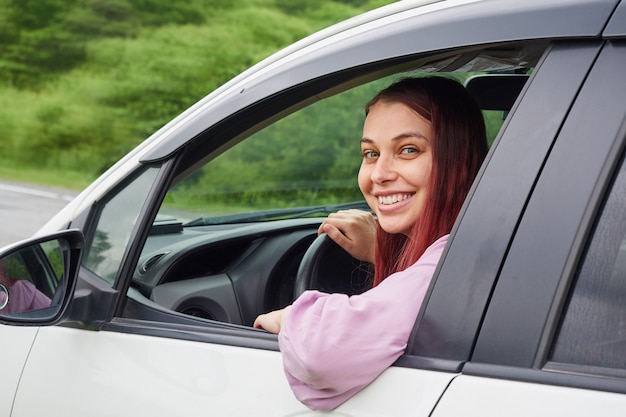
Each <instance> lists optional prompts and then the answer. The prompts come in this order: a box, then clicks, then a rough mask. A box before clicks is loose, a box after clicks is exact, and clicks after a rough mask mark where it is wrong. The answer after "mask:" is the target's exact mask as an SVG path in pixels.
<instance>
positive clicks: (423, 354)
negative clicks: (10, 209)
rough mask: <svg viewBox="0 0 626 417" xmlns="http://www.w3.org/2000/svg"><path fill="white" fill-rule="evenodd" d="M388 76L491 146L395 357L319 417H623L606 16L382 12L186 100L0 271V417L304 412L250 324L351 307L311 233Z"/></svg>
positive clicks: (623, 276)
mask: <svg viewBox="0 0 626 417" xmlns="http://www.w3.org/2000/svg"><path fill="white" fill-rule="evenodd" d="M207 53H210V51H207ZM407 73H410V74H413V75H415V76H420V74H423V73H427V74H433V73H435V74H439V75H442V76H450V77H454V78H456V79H458V80H461V81H463V82H464V83H465V85H466V86H467V88H468V90H470V92H471V93H472V94H474V96H475V97H476V99H477V101H478V102H479V104H480V105H481V106H482V108H483V109H484V110H485V111H484V114H485V118H486V120H487V124H488V126H489V129H490V130H489V134H490V137H491V139H492V140H493V144H492V145H491V148H490V152H489V155H488V157H487V159H486V161H485V163H484V164H483V167H482V169H481V171H480V173H479V175H478V177H477V179H476V181H475V184H474V187H473V189H472V191H471V192H470V195H469V196H468V198H467V200H466V202H465V205H464V207H463V210H462V212H461V215H460V216H459V217H458V219H457V222H456V224H455V227H454V230H453V231H452V234H451V236H450V239H449V242H448V244H447V247H446V250H445V252H444V256H443V257H442V259H441V261H440V264H439V266H438V268H437V271H436V273H435V277H434V279H433V282H432V284H431V287H430V289H429V291H428V294H427V296H426V300H425V302H424V305H423V307H422V310H421V312H420V314H419V317H418V320H417V321H416V323H415V328H414V331H413V335H412V337H411V339H410V341H409V345H408V347H407V350H406V353H405V355H403V356H402V357H401V358H400V359H399V360H398V361H397V362H396V363H395V364H394V365H393V366H392V367H390V368H389V369H388V370H386V371H385V372H384V373H383V374H382V375H381V376H380V377H379V378H377V379H376V380H375V381H374V382H373V383H372V384H371V385H369V386H368V387H366V388H365V389H364V390H363V391H361V392H359V393H358V394H357V395H356V396H354V397H353V398H352V399H350V400H348V401H347V402H346V403H344V404H343V405H341V406H340V407H339V408H337V409H336V410H334V411H332V412H330V413H329V414H331V415H341V416H393V417H399V416H424V417H425V416H431V417H443V416H460V415H462V416H465V417H468V416H481V417H488V416H494V417H496V416H497V417H500V416H502V415H507V416H521V417H529V416H550V417H553V416H568V417H589V416H592V415H593V416H595V415H603V416H620V417H621V416H623V415H624V410H626V395H625V394H626V240H625V237H626V221H625V219H626V166H625V165H624V150H625V148H626V76H625V75H624V74H626V2H625V1H623V0H482V1H480V0H449V1H440V2H437V1H424V0H420V1H412V0H404V1H399V2H397V3H394V4H392V5H389V6H386V7H383V8H381V9H378V10H375V11H372V12H370V13H366V14H364V15H362V16H359V17H356V18H353V19H350V20H348V21H346V22H343V23H340V24H338V25H335V26H333V27H330V28H328V29H326V30H322V31H321V32H319V33H317V34H315V35H312V36H310V37H308V38H306V39H304V40H302V41H300V42H297V43H295V44H294V45H292V46H290V47H288V48H286V49H285V50H283V51H281V52H279V53H277V54H275V55H274V56H272V57H270V58H268V59H266V60H264V61H262V62H261V63H259V64H257V65H256V66H254V67H252V68H250V69H249V70H248V71H246V72H244V73H243V74H241V75H240V76H238V77H236V78H235V79H233V80H232V81H231V82H229V83H227V84H225V85H224V86H223V87H221V88H219V89H218V90H216V91H214V92H213V93H211V94H209V95H208V96H207V97H206V98H204V99H203V100H201V101H200V102H198V103H197V104H195V105H194V106H193V107H191V108H190V109H189V110H187V111H185V112H184V113H183V114H181V115H180V116H179V117H177V118H175V119H174V120H173V121H172V122H170V123H169V124H167V125H166V126H165V127H163V128H162V129H160V130H159V131H158V132H156V133H155V134H154V135H152V136H151V137H150V138H148V139H147V140H146V141H145V142H143V143H142V144H141V145H139V146H138V147H137V148H136V149H134V150H133V151H131V152H130V153H129V154H128V155H127V156H126V157H124V158H123V159H122V160H120V161H119V162H118V163H117V164H115V165H114V166H113V167H111V168H110V169H109V170H108V171H107V172H106V173H105V174H103V175H102V177H101V178H99V179H98V180H96V181H95V182H94V183H93V184H92V185H91V186H89V187H88V188H87V189H85V190H84V191H83V192H82V193H81V194H80V195H79V196H78V197H76V198H75V199H74V200H73V201H72V202H71V203H70V204H69V205H68V206H67V207H66V208H65V209H63V210H61V211H60V212H59V213H58V214H57V215H56V216H55V217H54V218H52V219H51V220H50V221H49V222H48V223H47V224H46V226H44V227H43V228H42V229H41V230H40V231H39V232H38V233H37V235H36V236H35V237H33V238H32V239H30V240H28V241H25V242H20V243H17V244H15V245H12V246H9V247H6V248H4V249H3V250H2V251H1V253H0V265H1V266H2V268H1V269H2V270H1V271H0V275H2V276H3V277H4V278H2V279H3V280H4V281H3V282H0V284H1V285H0V307H1V309H0V323H1V324H0V338H1V340H2V343H1V344H0V354H1V357H2V358H3V365H2V377H1V378H0V416H7V417H9V416H10V417H26V416H30V417H33V416H36V417H39V416H44V415H58V416H63V417H73V416H80V417H84V416H102V417H104V416H111V417H112V416H115V417H119V416H150V417H159V416H167V417H171V416H173V415H176V416H189V417H190V416H207V415H220V416H251V415H255V416H256V415H259V416H273V417H276V416H305V415H309V414H314V412H312V411H310V410H308V409H307V408H306V407H305V406H304V405H302V404H301V403H300V402H298V401H297V400H296V399H295V397H294V396H293V394H292V392H291V390H290V388H289V385H288V384H287V381H286V378H285V376H284V374H283V369H282V363H281V355H280V352H279V350H278V343H277V339H276V336H275V335H271V334H268V333H266V332H264V331H260V330H255V329H253V328H252V327H251V325H252V322H253V320H254V318H255V317H256V316H257V315H258V314H260V313H263V312H266V311H269V310H273V309H275V308H279V307H281V306H284V305H286V304H288V303H290V302H291V301H292V300H293V299H294V297H295V296H296V295H297V294H298V292H299V291H301V290H302V289H303V288H308V287H314V288H322V289H325V290H327V291H351V292H359V291H362V290H363V289H364V288H366V287H367V279H368V274H367V270H366V268H361V267H360V266H359V265H355V264H354V263H353V262H354V260H352V259H350V258H349V257H347V256H346V255H345V254H342V252H341V251H338V250H337V249H336V247H334V246H333V245H329V244H328V242H324V241H323V240H322V241H320V240H317V239H316V236H317V228H318V225H319V224H320V222H321V221H322V220H323V218H324V216H325V215H327V214H328V213H329V212H332V211H336V210H337V209H339V208H343V207H362V208H366V206H365V205H364V202H363V200H362V197H361V195H360V193H359V190H358V187H357V185H356V180H355V178H356V172H357V170H358V166H359V163H360V152H359V144H358V137H359V135H360V129H361V124H362V121H363V110H362V109H363V106H364V104H365V103H366V101H367V100H368V99H369V98H370V97H371V96H372V95H373V93H374V92H375V91H377V90H378V89H380V88H381V86H383V85H387V84H388V83H389V82H390V80H391V79H394V78H395V77H398V76H401V75H404V74H407ZM86 134H88V132H86ZM329 265H330V267H329ZM354 271H364V272H362V273H359V274H356V273H354ZM16 282H20V283H21V284H20V285H21V286H22V287H25V288H26V287H29V286H30V287H32V286H33V285H34V286H36V287H37V289H38V290H39V291H40V292H42V293H44V294H45V296H46V297H47V299H49V300H48V304H47V305H45V306H43V307H42V306H41V305H37V306H31V307H30V308H25V309H23V310H21V311H18V310H17V308H16V307H15V305H12V304H10V303H11V301H10V300H12V299H13V300H14V299H15V298H14V295H15V291H17V290H14V289H13V287H12V285H14V284H15V283H16ZM16 288H17V287H16ZM12 297H13V298H12ZM3 304H4V305H3ZM11 306H13V307H11ZM390 325H392V323H390Z"/></svg>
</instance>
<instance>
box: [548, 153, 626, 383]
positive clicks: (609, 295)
mask: <svg viewBox="0 0 626 417" xmlns="http://www.w3.org/2000/svg"><path fill="white" fill-rule="evenodd" d="M550 360H551V361H553V362H557V363H565V364H574V365H583V366H585V367H589V368H588V369H589V370H590V371H591V372H601V373H604V372H607V370H608V369H610V368H614V369H622V370H626V163H624V162H623V161H622V165H621V168H620V169H619V172H618V174H617V177H616V179H615V181H614V183H613V186H612V188H611V190H610V193H609V194H608V198H607V200H606V202H605V204H604V207H603V209H602V211H601V214H600V216H599V220H598V221H597V225H596V227H595V231H594V232H593V236H592V238H591V241H590V243H589V247H588V249H587V252H586V254H585V256H584V260H583V262H582V266H581V267H580V269H579V272H578V276H577V279H576V281H575V285H574V287H573V290H572V292H571V295H570V298H569V301H568V304H567V307H566V312H565V316H564V318H563V320H562V324H561V326H560V330H559V332H558V336H557V338H556V342H555V344H554V347H553V351H552V354H551V357H550ZM592 367H593V368H595V370H592V369H591V368H592ZM601 368H604V369H605V371H602V370H600V369H601Z"/></svg>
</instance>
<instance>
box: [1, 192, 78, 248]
mask: <svg viewBox="0 0 626 417" xmlns="http://www.w3.org/2000/svg"><path fill="white" fill-rule="evenodd" d="M76 194H77V193H75V192H73V191H67V190H60V189H50V188H44V187H38V186H35V185H30V184H20V183H15V182H9V181H4V180H0V247H2V246H5V245H7V244H9V243H14V242H17V241H19V240H22V239H26V238H28V237H30V236H32V234H33V233H35V232H36V231H37V230H39V228H40V227H41V226H43V225H44V224H45V223H46V222H47V221H48V219H50V218H51V217H52V216H53V215H55V214H56V213H57V212H58V211H59V210H61V209H62V208H63V207H65V205H66V204H67V203H68V202H69V201H71V199H72V198H73V197H74V196H75V195H76Z"/></svg>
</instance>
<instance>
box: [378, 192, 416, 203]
mask: <svg viewBox="0 0 626 417" xmlns="http://www.w3.org/2000/svg"><path fill="white" fill-rule="evenodd" d="M412 196H413V194H391V195H380V196H378V204H380V205H383V206H389V205H392V204H396V203H399V202H401V201H404V200H406V199H407V198H411V197H412Z"/></svg>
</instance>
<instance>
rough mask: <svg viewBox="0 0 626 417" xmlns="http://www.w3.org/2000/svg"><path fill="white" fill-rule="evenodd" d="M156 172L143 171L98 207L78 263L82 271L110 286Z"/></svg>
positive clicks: (156, 170) (152, 169) (154, 170)
mask: <svg viewBox="0 0 626 417" xmlns="http://www.w3.org/2000/svg"><path fill="white" fill-rule="evenodd" d="M158 172H159V169H158V168H148V169H146V170H144V171H143V172H142V173H141V174H140V175H139V176H137V177H136V178H135V179H134V180H133V181H132V182H130V183H128V184H126V185H125V186H123V187H121V188H120V190H119V191H118V192H117V193H116V194H115V195H113V196H112V197H111V198H110V199H109V200H107V201H106V202H105V203H104V204H102V206H101V207H100V210H99V213H98V216H97V223H96V226H95V228H94V231H93V232H92V233H91V234H90V236H89V239H88V240H87V241H88V244H87V246H86V254H85V256H84V258H83V261H82V262H83V266H84V267H86V268H87V269H89V270H90V271H92V272H93V273H95V274H96V275H98V276H100V277H101V278H103V279H105V280H106V281H107V282H109V283H110V284H111V285H113V283H114V282H115V278H116V276H117V272H118V269H119V267H120V265H121V262H122V258H123V256H124V252H125V250H126V246H127V244H128V242H129V239H130V236H131V232H132V230H133V227H134V226H135V223H136V222H137V220H138V218H139V213H140V211H141V208H142V207H143V205H144V203H145V201H146V198H147V196H148V193H149V192H150V189H151V187H152V184H153V183H154V180H155V178H156V175H157V173H158Z"/></svg>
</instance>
